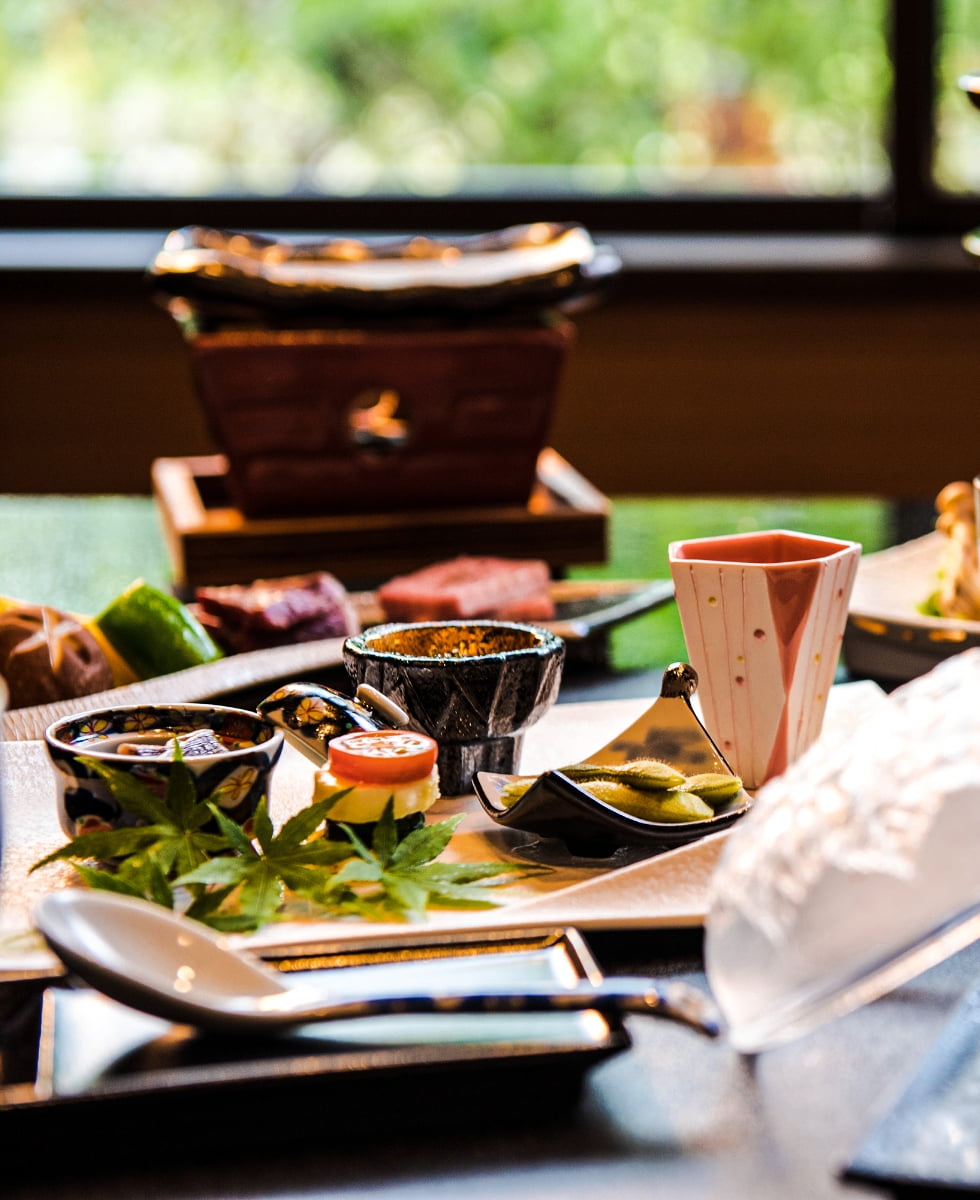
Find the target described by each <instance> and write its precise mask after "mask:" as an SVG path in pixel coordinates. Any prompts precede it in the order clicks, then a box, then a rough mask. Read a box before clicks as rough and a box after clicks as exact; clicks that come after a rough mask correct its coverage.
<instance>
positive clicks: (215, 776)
mask: <svg viewBox="0 0 980 1200" xmlns="http://www.w3.org/2000/svg"><path fill="white" fill-rule="evenodd" d="M196 729H210V730H212V731H213V732H214V733H215V734H216V735H218V736H219V737H225V738H229V739H233V740H235V741H240V742H243V743H249V744H247V745H243V746H242V748H241V749H236V750H228V751H223V752H221V753H215V754H200V755H194V756H189V757H187V758H185V759H184V763H185V765H186V766H187V767H188V768H189V769H190V772H191V775H192V776H193V778H194V787H195V791H196V793H197V797H198V799H199V800H204V799H211V800H212V801H213V802H214V803H216V804H217V805H218V806H219V807H220V808H221V809H222V810H223V811H224V812H226V813H227V814H228V816H230V817H232V818H233V819H234V820H236V821H238V822H239V823H241V822H244V821H246V820H247V819H248V818H249V817H250V816H251V815H252V814H253V813H254V811H255V806H256V805H257V804H258V802H259V799H260V798H261V797H262V796H263V795H265V794H267V793H268V788H269V776H270V774H271V772H272V768H273V767H274V766H275V764H276V762H277V761H278V758H279V755H280V754H281V753H282V746H283V733H282V731H281V730H279V729H276V728H275V726H274V725H272V724H270V722H268V721H266V720H265V719H264V718H262V717H260V716H259V715H258V714H257V713H254V712H249V711H247V710H246V709H240V708H226V707H223V706H221V705H217V704H139V705H131V706H126V707H119V708H107V709H102V710H97V711H93V712H83V713H76V714H74V715H73V716H70V717H65V718H63V719H62V720H60V721H55V722H54V724H52V725H49V726H48V728H47V729H46V730H45V733H44V740H45V743H46V745H47V749H48V755H49V757H50V758H51V761H52V763H53V764H54V767H55V773H56V775H57V780H58V818H59V820H60V822H61V827H62V829H64V831H65V832H66V833H67V834H68V835H69V837H75V836H76V835H77V834H79V833H85V832H89V831H91V830H95V829H112V828H116V827H117V826H120V825H132V824H135V823H136V820H135V818H134V817H132V816H131V815H130V814H128V813H126V812H125V811H124V809H123V808H122V806H121V805H120V803H119V801H118V800H117V799H116V798H115V797H114V796H113V794H112V792H111V791H110V789H109V786H108V784H107V783H105V781H104V780H103V779H102V778H101V777H100V776H99V774H98V773H97V772H96V771H94V770H93V769H92V767H91V766H90V765H88V764H87V763H86V762H85V761H84V760H85V759H96V760H97V761H98V762H100V763H101V764H103V765H105V766H108V767H113V768H114V769H116V770H118V771H125V772H127V773H128V774H130V775H132V776H133V777H134V778H135V779H138V780H139V781H140V782H142V783H145V784H146V785H147V786H148V787H150V788H152V789H153V790H154V791H156V792H158V793H162V792H163V791H165V789H166V786H167V781H168V779H169V777H170V772H171V770H172V768H173V762H172V760H167V759H159V758H143V757H140V756H138V755H132V754H118V753H115V752H114V750H113V749H112V747H113V746H115V745H116V744H117V743H118V742H119V741H120V740H126V739H130V740H134V741H135V740H136V738H137V737H139V736H140V735H146V734H160V735H175V734H183V733H189V732H191V731H193V730H196Z"/></svg>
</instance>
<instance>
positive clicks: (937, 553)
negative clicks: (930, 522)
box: [844, 533, 980, 685]
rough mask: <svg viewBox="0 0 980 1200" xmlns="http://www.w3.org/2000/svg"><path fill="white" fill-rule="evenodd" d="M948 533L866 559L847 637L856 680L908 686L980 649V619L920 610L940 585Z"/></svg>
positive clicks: (847, 651) (846, 649)
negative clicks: (931, 614) (934, 614)
mask: <svg viewBox="0 0 980 1200" xmlns="http://www.w3.org/2000/svg"><path fill="white" fill-rule="evenodd" d="M944 541H945V535H943V534H941V533H929V534H926V536H925V537H921V538H916V539H915V540H914V541H911V542H905V543H904V544H903V545H901V546H893V547H892V548H890V549H888V550H881V551H879V552H878V553H876V554H868V555H865V556H864V557H863V558H862V559H861V563H860V565H859V567H858V573H857V580H856V581H855V584H854V591H853V593H852V595H851V607H850V613H849V615H848V620H847V629H846V630H845V633H844V661H845V663H846V664H847V668H848V670H849V671H850V673H851V674H852V675H853V676H855V677H861V678H869V679H875V680H878V681H879V682H881V683H883V684H886V685H887V684H898V683H905V682H907V681H908V680H909V679H913V678H915V677H916V676H917V675H924V674H925V673H926V672H927V671H931V670H932V668H933V667H934V666H936V664H937V663H939V662H941V661H942V659H944V658H949V657H950V655H952V654H958V653H959V652H960V651H961V650H967V649H969V648H970V647H972V646H980V621H963V620H954V619H951V618H948V617H927V616H923V614H922V613H920V612H919V605H921V604H923V603H924V601H926V600H927V599H928V598H929V596H930V595H932V593H933V592H934V591H935V590H936V588H937V587H938V586H939V567H940V563H941V561H942V554H943V543H944Z"/></svg>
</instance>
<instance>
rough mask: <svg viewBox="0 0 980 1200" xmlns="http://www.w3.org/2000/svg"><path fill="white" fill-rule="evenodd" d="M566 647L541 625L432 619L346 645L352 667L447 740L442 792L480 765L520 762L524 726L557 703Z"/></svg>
mask: <svg viewBox="0 0 980 1200" xmlns="http://www.w3.org/2000/svg"><path fill="white" fill-rule="evenodd" d="M564 655H565V644H564V642H563V641H562V640H561V638H560V637H558V636H557V635H556V634H553V633H550V632H549V631H548V630H546V629H539V628H538V627H537V626H534V625H523V624H516V623H512V622H507V621H472V622H468V621H431V622H424V623H420V624H414V625H408V624H390V625H376V626H375V627H374V628H373V629H368V630H365V632H364V633H362V634H359V635H358V636H356V637H350V638H348V639H347V641H346V642H345V643H344V665H345V666H346V667H347V671H348V673H349V674H350V676H351V679H352V680H353V681H354V682H355V684H362V683H367V684H370V686H371V687H374V688H376V689H377V690H378V691H379V692H381V693H383V694H384V695H385V696H387V697H389V699H391V700H393V701H394V702H395V703H396V704H398V705H399V706H400V707H401V708H403V709H404V710H405V712H406V713H407V714H408V716H409V718H410V720H411V723H412V725H413V726H414V727H415V728H417V729H419V730H421V731H422V732H424V733H427V734H429V736H430V737H434V738H435V739H436V741H437V742H438V743H439V780H440V788H441V790H442V792H443V794H444V795H447V796H459V795H463V794H465V793H466V792H469V791H470V786H471V782H472V779H473V775H474V774H475V773H476V772H477V771H503V772H509V771H512V770H513V769H514V763H515V761H516V758H517V754H518V751H519V749H520V744H521V739H522V736H523V732H524V730H525V729H526V728H527V727H528V726H529V725H533V724H534V722H535V721H537V720H538V719H539V718H540V717H541V716H542V715H543V714H544V713H545V712H547V710H548V709H549V708H550V707H551V705H552V704H553V703H554V701H555V698H556V696H557V695H558V686H559V684H560V683H561V670H562V664H563V661H564Z"/></svg>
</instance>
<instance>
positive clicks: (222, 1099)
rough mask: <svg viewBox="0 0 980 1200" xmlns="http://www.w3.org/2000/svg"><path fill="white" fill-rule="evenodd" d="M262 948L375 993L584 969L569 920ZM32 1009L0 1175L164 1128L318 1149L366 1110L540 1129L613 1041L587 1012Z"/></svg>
mask: <svg viewBox="0 0 980 1200" xmlns="http://www.w3.org/2000/svg"><path fill="white" fill-rule="evenodd" d="M263 957H265V958H267V959H268V960H269V961H270V962H271V963H272V965H274V966H276V967H277V968H278V969H280V970H284V971H289V972H294V971H304V972H306V971H326V972H330V971H335V970H343V969H345V968H348V967H354V968H358V969H359V968H366V969H370V970H371V971H372V972H375V973H381V974H385V975H386V976H387V984H386V985H387V986H392V987H395V986H397V975H398V974H399V973H409V974H411V973H415V977H416V979H417V974H418V972H419V971H422V972H425V973H426V977H429V976H430V975H431V979H432V985H433V987H434V988H437V987H439V986H440V985H442V984H445V983H447V982H448V983H450V984H451V983H453V982H455V983H456V984H457V985H459V986H464V980H465V979H469V980H474V979H475V981H476V982H477V983H478V982H479V980H480V979H481V978H482V979H486V978H487V973H488V972H489V973H490V975H491V976H492V978H493V979H494V981H495V982H496V983H501V982H506V983H508V984H511V985H513V986H514V987H515V988H516V989H519V988H520V986H521V985H522V984H529V985H530V984H534V983H541V982H543V981H545V980H548V981H550V982H552V983H554V984H555V985H556V986H573V985H574V983H575V982H576V981H577V980H580V979H583V978H595V977H597V976H598V968H597V967H596V965H595V963H594V961H593V960H592V958H591V955H590V954H589V951H588V948H587V947H586V946H585V945H584V943H583V941H582V940H581V938H580V937H579V935H578V934H577V933H576V931H574V930H556V929H547V930H531V931H520V932H491V933H484V932H479V933H475V934H464V935H460V934H455V935H453V936H452V938H449V937H440V936H438V935H431V934H430V935H429V936H428V937H424V936H423V937H417V938H408V939H406V940H405V942H404V943H403V942H401V941H400V942H399V945H398V947H397V949H392V948H391V947H382V948H379V947H378V946H377V945H376V944H375V945H372V944H371V943H368V942H365V943H363V944H360V945H357V944H355V945H349V944H348V945H343V946H341V945H339V944H327V943H325V944H322V945H303V946H299V947H294V948H290V947H280V948H277V949H276V950H275V951H267V952H265V953H264V955H263ZM392 973H394V974H395V976H396V980H394V981H393V980H392V978H391V975H392ZM42 1006H43V1007H42V1020H41V1032H40V1038H39V1045H38V1056H37V1068H36V1072H35V1073H34V1077H33V1078H31V1079H28V1080H26V1081H25V1082H23V1083H8V1084H7V1086H5V1087H3V1088H0V1140H2V1143H3V1145H4V1147H5V1150H4V1157H5V1163H6V1164H7V1165H8V1167H9V1168H11V1169H24V1168H28V1169H31V1170H34V1169H36V1168H37V1166H38V1163H37V1158H38V1147H39V1146H40V1145H41V1144H48V1145H54V1144H56V1145H58V1147H59V1154H60V1155H62V1156H63V1160H64V1161H70V1159H71V1155H72V1154H74V1153H75V1152H77V1153H79V1154H86V1153H89V1152H90V1151H91V1147H92V1146H93V1145H98V1144H100V1143H104V1142H105V1141H106V1139H107V1138H108V1139H109V1141H110V1143H111V1146H112V1152H113V1155H114V1156H115V1155H116V1154H118V1153H119V1152H123V1153H124V1154H125V1155H126V1156H127V1157H128V1158H131V1159H133V1158H135V1159H136V1160H138V1161H140V1162H143V1163H145V1162H148V1161H152V1159H153V1157H154V1155H155V1154H166V1153H167V1146H168V1139H162V1140H161V1137H160V1130H161V1129H162V1128H170V1127H172V1126H173V1123H174V1122H175V1121H179V1129H180V1142H181V1148H182V1153H186V1154H194V1153H196V1152H198V1151H203V1150H207V1152H208V1153H209V1154H211V1153H213V1152H215V1148H216V1147H220V1146H221V1145H223V1144H226V1145H228V1146H229V1148H230V1150H232V1149H233V1148H234V1147H235V1146H236V1145H239V1144H240V1142H241V1139H242V1137H246V1138H248V1137H250V1136H253V1135H255V1134H259V1135H260V1136H261V1138H262V1142H263V1145H267V1146H270V1147H271V1146H273V1145H278V1146H283V1147H286V1146H289V1145H290V1144H296V1145H303V1144H307V1145H309V1143H310V1139H311V1138H315V1140H316V1143H317V1144H322V1143H323V1142H324V1141H329V1140H330V1139H332V1138H344V1139H349V1138H351V1137H357V1136H359V1135H361V1134H363V1133H364V1132H365V1125H366V1126H367V1128H368V1129H371V1130H374V1131H375V1133H377V1122H378V1121H379V1120H381V1121H387V1122H389V1123H391V1125H392V1126H394V1128H393V1129H389V1131H388V1132H397V1133H398V1134H403V1133H409V1132H411V1130H412V1129H413V1128H427V1129H429V1130H431V1129H432V1128H433V1127H434V1125H435V1124H439V1125H442V1124H447V1125H451V1124H452V1123H453V1122H456V1123H459V1122H461V1121H462V1122H465V1123H466V1124H468V1125H470V1126H472V1125H473V1124H474V1123H477V1124H484V1123H487V1122H490V1121H494V1122H500V1121H502V1120H508V1121H520V1122H522V1123H526V1122H527V1121H529V1120H535V1121H540V1120H542V1119H548V1118H552V1117H556V1116H559V1115H561V1113H562V1111H563V1110H567V1109H569V1108H570V1107H572V1106H573V1105H574V1104H575V1103H576V1101H577V1099H578V1097H579V1094H580V1091H581V1085H582V1081H583V1078H584V1074H585V1072H586V1070H587V1069H588V1068H589V1067H591V1066H592V1065H593V1064H594V1063H597V1062H599V1061H601V1060H602V1059H604V1058H606V1057H608V1056H609V1055H611V1054H615V1053H617V1052H619V1051H620V1050H623V1049H625V1048H626V1047H628V1046H629V1044H630V1042H629V1037H628V1035H627V1033H626V1031H625V1028H624V1027H623V1025H622V1024H621V1023H620V1022H618V1021H611V1020H609V1019H607V1018H606V1017H605V1016H602V1015H600V1014H599V1013H597V1012H588V1013H524V1014H522V1013H504V1014H471V1015H467V1014H449V1015H428V1014H422V1015H405V1016H398V1017H377V1018H369V1019H366V1020H361V1021H347V1022H331V1023H329V1024H321V1025H310V1026H305V1027H303V1028H301V1029H297V1030H294V1031H292V1032H290V1033H285V1034H282V1035H278V1036H267V1037H239V1036H217V1035H203V1034H199V1033H197V1032H195V1031H194V1030H192V1029H189V1028H187V1027H185V1026H178V1025H171V1024H169V1023H168V1022H165V1021H160V1020H158V1019H156V1018H153V1017H148V1016H145V1015H143V1014H141V1013H137V1012H135V1011H134V1010H132V1009H129V1008H126V1007H124V1006H122V1005H119V1004H116V1003H115V1002H114V1001H111V1000H108V999H107V998H105V997H103V996H101V995H100V994H98V993H96V992H94V991H91V990H89V989H78V990H72V989H67V988H64V987H50V988H48V989H47V990H46V991H45V992H44V994H43V997H42ZM42 1136H43V1139H44V1141H43V1143H42V1141H41V1138H42ZM17 1147H22V1148H23V1149H24V1153H25V1154H26V1155H27V1156H28V1157H27V1158H25V1161H23V1162H17ZM170 1148H171V1149H172V1147H170ZM8 1151H9V1153H10V1155H12V1156H13V1157H12V1158H10V1159H9V1160H8ZM31 1159H33V1160H34V1161H33V1162H31ZM45 1165H46V1167H47V1166H48V1165H50V1164H45Z"/></svg>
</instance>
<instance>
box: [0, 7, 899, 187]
mask: <svg viewBox="0 0 980 1200" xmlns="http://www.w3.org/2000/svg"><path fill="white" fill-rule="evenodd" d="M887 9H888V5H887V3H886V0H357V2H356V3H344V2H342V0H332V2H325V0H249V2H245V0H242V2H239V3H227V2H226V0H139V3H133V2H132V0H29V2H25V0H0V190H2V191H6V192H8V193H16V192H21V193H24V192H32V193H59V192H61V193H94V194H98V193H106V194H139V193H155V194H207V193H216V192H223V193H235V192H245V193H276V194H283V193H286V194H289V193H292V192H303V193H310V192H313V193H317V192H320V193H324V194H362V193H372V192H374V193H398V192H403V193H404V192H409V193H421V194H426V193H433V194H435V193H453V192H457V191H466V190H470V191H481V192H499V191H504V192H508V191H510V192H515V191H519V192H528V191H537V192H539V193H540V192H542V191H544V192H547V191H552V192H553V191H555V190H564V191H568V190H571V191H573V192H574V191H585V192H590V193H595V192H603V191H605V192H610V193H624V192H626V193H636V192H640V193H643V192H647V193H662V192H670V191H674V192H677V191H681V192H682V191H686V190H694V191H709V192H724V191H732V190H738V191H747V192H763V193H783V194H787V193H790V194H792V193H797V194H835V193H836V194H839V193H850V192H853V193H862V192H863V193H871V192H875V191H877V190H879V189H880V188H882V187H883V186H885V184H886V180H887V168H886V155H885V150H884V145H883V141H884V136H883V131H884V122H885V111H886V101H887V95H888V89H889V84H890V68H889V63H888V55H887V49H886V23H887V22H886V17H887Z"/></svg>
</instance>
